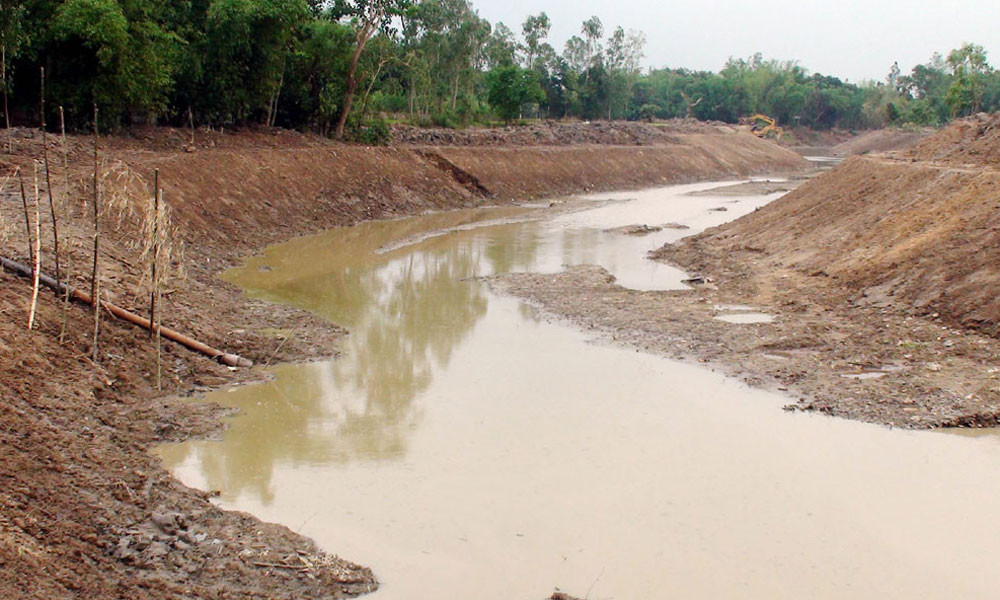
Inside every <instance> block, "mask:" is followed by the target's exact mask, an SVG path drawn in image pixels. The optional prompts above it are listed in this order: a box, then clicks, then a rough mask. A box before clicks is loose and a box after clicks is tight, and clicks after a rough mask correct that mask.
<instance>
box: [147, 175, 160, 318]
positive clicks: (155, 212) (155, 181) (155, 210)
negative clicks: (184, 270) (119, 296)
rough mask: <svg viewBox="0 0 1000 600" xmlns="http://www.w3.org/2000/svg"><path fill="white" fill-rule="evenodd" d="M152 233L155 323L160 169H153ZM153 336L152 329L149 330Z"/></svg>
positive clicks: (151, 291)
mask: <svg viewBox="0 0 1000 600" xmlns="http://www.w3.org/2000/svg"><path fill="white" fill-rule="evenodd" d="M152 233H153V235H152V239H151V240H150V243H151V245H152V248H153V263H152V265H151V266H150V274H149V322H150V323H156V289H157V287H158V286H157V283H158V282H157V280H156V267H157V263H159V262H160V170H159V169H156V170H154V171H153V232H152ZM149 337H151V338H152V337H153V329H150V330H149Z"/></svg>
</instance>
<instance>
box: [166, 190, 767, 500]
mask: <svg viewBox="0 0 1000 600" xmlns="http://www.w3.org/2000/svg"><path fill="white" fill-rule="evenodd" d="M689 187H691V186H689ZM694 187H697V186H694ZM685 193H686V188H678V189H677V190H674V191H672V192H671V193H668V194H664V193H663V191H654V192H651V193H643V194H639V195H638V200H636V201H633V202H630V203H628V204H629V207H630V210H629V211H625V212H623V209H624V205H623V204H622V203H621V202H613V203H611V204H607V203H602V202H598V203H597V204H595V205H594V206H596V207H597V208H596V209H590V210H587V211H582V212H571V213H567V214H565V215H563V216H562V217H557V218H556V219H550V220H548V221H538V220H530V218H531V217H532V216H534V215H535V213H537V212H538V211H537V209H527V208H492V209H474V210H465V211H454V212H449V213H440V214H433V215H426V216H421V217H417V218H411V219H404V220H398V221H388V222H370V223H363V224H359V225H357V226H354V227H347V228H338V229H334V230H331V231H328V232H326V233H323V234H319V235H315V236H310V237H305V238H299V239H295V240H292V241H289V242H287V243H284V244H281V245H278V246H275V247H272V248H269V249H267V250H265V252H264V253H263V255H261V256H256V257H252V258H251V259H249V260H248V261H247V264H246V265H245V266H243V267H242V268H239V269H233V270H232V271H230V272H228V273H227V274H226V275H225V276H224V277H225V278H226V279H227V280H228V281H230V282H232V283H234V284H236V285H238V286H240V287H242V288H243V289H245V290H247V292H248V294H250V295H252V296H254V297H257V298H262V299H266V300H269V301H272V302H276V303H282V304H288V305H292V306H295V307H298V308H301V309H305V310H309V311H312V312H314V313H316V314H318V315H320V316H322V317H324V318H326V319H328V320H330V321H332V322H334V323H337V324H339V325H342V326H344V327H346V328H347V329H348V330H349V331H350V335H349V336H347V337H346V338H345V339H344V341H343V342H342V343H343V346H342V347H341V348H337V349H332V348H331V349H330V350H331V352H332V351H333V350H340V356H339V357H338V358H337V359H336V360H333V361H327V362H321V363H315V364H309V365H296V366H280V367H277V368H275V369H273V370H272V371H273V374H274V377H275V378H274V380H272V381H270V382H268V383H266V384H264V385H260V386H250V387H245V388H239V389H234V390H231V391H229V392H227V393H222V394H213V395H212V396H211V397H210V399H211V400H212V401H216V402H220V403H223V404H227V405H230V406H236V407H238V408H239V409H240V410H241V414H240V416H239V417H238V418H235V419H233V420H232V422H231V423H230V426H231V429H230V431H229V432H227V434H226V436H225V439H224V441H223V442H222V443H212V444H210V445H209V444H205V443H191V444H185V445H180V446H173V447H167V448H163V449H162V450H161V451H160V454H161V456H162V457H163V459H164V461H165V463H166V465H167V467H168V468H171V469H174V470H176V469H177V468H178V467H180V466H182V465H186V466H187V467H189V470H190V471H192V472H198V473H199V474H200V475H199V477H200V478H201V479H202V481H200V482H197V483H196V485H199V486H200V487H203V488H211V489H217V490H221V491H222V493H223V497H224V498H225V499H228V500H235V499H237V498H242V497H244V496H245V495H247V494H249V495H251V496H254V497H256V498H258V499H259V500H260V501H261V502H262V503H263V504H265V505H267V504H269V503H270V502H271V501H272V500H273V498H274V490H273V489H272V478H273V476H274V475H273V474H274V471H275V468H276V467H278V466H288V467H291V468H295V467H299V466H306V467H317V466H322V465H344V464H348V463H351V462H368V463H387V462H399V461H401V460H403V459H404V458H406V457H407V453H408V450H409V444H410V443H411V439H412V438H413V436H414V432H415V431H416V430H417V429H418V427H419V426H420V423H421V420H422V418H423V417H424V412H425V411H424V408H425V406H424V404H425V403H424V402H423V399H424V398H423V397H424V395H425V394H426V393H427V392H428V390H429V389H430V388H431V386H432V384H433V383H434V380H435V377H436V376H443V373H444V372H445V371H447V370H448V366H449V363H450V362H451V361H452V359H453V358H454V356H455V355H456V353H459V352H461V351H462V347H463V344H465V343H467V341H468V339H469V338H470V336H471V334H472V332H473V331H474V330H475V328H476V325H477V323H479V322H481V321H482V319H483V318H484V317H485V316H486V314H487V313H488V312H489V310H490V309H489V296H488V294H487V293H486V291H485V289H484V287H483V285H482V284H480V283H478V282H476V281H471V280H470V278H474V277H475V276H484V275H490V274H494V273H503V272H513V271H533V272H557V271H560V270H562V269H563V268H564V266H565V265H574V264H600V265H603V266H605V267H606V268H608V269H609V270H610V271H611V272H612V273H614V274H615V275H617V276H619V277H620V278H622V279H623V280H625V281H627V282H629V285H630V286H632V285H631V284H632V283H635V284H637V286H646V287H647V288H648V287H653V288H656V287H657V286H659V288H658V289H663V288H667V287H670V286H673V285H675V284H677V285H679V284H678V283H677V282H679V281H680V279H682V278H683V274H682V273H681V272H680V271H677V270H676V269H672V268H670V267H668V266H665V265H661V264H657V263H652V262H651V261H647V260H645V259H644V258H643V256H644V254H645V251H646V250H648V249H649V248H652V247H655V246H658V245H660V244H662V243H664V242H665V241H667V240H668V238H667V237H665V236H676V237H679V236H680V235H682V234H679V233H677V232H676V231H667V230H665V231H663V232H661V233H660V234H658V235H653V236H647V237H645V238H637V237H629V236H622V235H620V234H617V233H609V232H607V231H604V228H605V227H607V226H608V225H609V224H610V225H619V224H620V223H619V222H618V221H619V220H622V219H628V218H632V217H634V216H636V214H639V215H640V216H641V217H642V218H644V219H648V220H649V222H652V223H657V222H661V221H660V220H658V219H663V220H665V219H667V218H668V217H669V220H686V222H689V223H690V224H691V225H692V227H693V228H692V229H691V230H689V231H687V232H686V233H692V232H693V231H696V228H697V227H698V226H704V225H710V224H714V223H713V222H711V221H706V220H705V219H718V220H723V219H725V218H726V217H727V216H728V217H732V216H735V211H734V212H733V213H729V214H728V215H727V216H723V217H718V216H717V215H718V213H712V212H710V211H709V208H710V207H711V206H714V204H713V203H714V202H715V200H713V199H711V198H705V199H701V198H689V197H687V196H684V195H683V194H685ZM665 207H666V209H667V211H668V213H666V214H664V210H665ZM751 209H752V208H751V207H750V206H748V207H747V208H746V210H747V211H749V210H751ZM678 210H680V214H678V212H677V211H678ZM595 215H596V216H595ZM699 219H700V220H699ZM505 220H506V221H510V223H509V224H503V223H504V222H505ZM429 232H437V233H436V234H434V235H429ZM517 314H518V316H519V318H520V320H521V322H522V323H524V322H535V321H537V320H538V316H537V314H536V312H535V310H534V309H532V308H531V307H529V306H527V305H523V304H521V305H519V306H518V308H517ZM481 364H482V367H480V366H479V365H477V367H476V369H480V368H481V369H486V368H489V367H488V366H487V365H488V361H487V360H485V359H484V360H483V361H482V363H481ZM447 376H448V377H451V378H453V379H454V378H455V377H461V375H457V374H455V373H449V374H448V375H447ZM478 376H479V374H478V373H476V372H473V373H471V374H470V375H468V377H470V378H475V377H478Z"/></svg>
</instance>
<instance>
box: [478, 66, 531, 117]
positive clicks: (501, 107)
mask: <svg viewBox="0 0 1000 600" xmlns="http://www.w3.org/2000/svg"><path fill="white" fill-rule="evenodd" d="M488 80H489V102H490V104H491V105H492V106H493V108H494V110H496V112H497V115H498V116H499V117H500V118H501V119H503V120H504V122H505V123H506V124H508V125H509V124H510V122H511V121H512V120H514V119H516V118H517V117H518V115H520V113H521V107H522V106H524V105H525V104H528V103H531V102H541V101H542V100H544V99H545V94H544V93H543V92H542V88H541V86H539V85H538V80H537V79H536V78H535V74H534V73H533V72H532V71H529V70H527V69H522V68H521V67H518V66H517V65H506V66H500V67H496V68H494V69H493V70H492V71H490V72H489V77H488Z"/></svg>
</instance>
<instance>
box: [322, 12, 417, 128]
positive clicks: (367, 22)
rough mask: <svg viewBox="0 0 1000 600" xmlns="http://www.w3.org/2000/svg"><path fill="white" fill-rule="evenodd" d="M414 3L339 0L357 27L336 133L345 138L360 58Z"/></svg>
mask: <svg viewBox="0 0 1000 600" xmlns="http://www.w3.org/2000/svg"><path fill="white" fill-rule="evenodd" d="M409 6H410V0H337V4H336V5H335V10H336V11H337V12H339V13H340V14H341V15H343V16H345V17H348V18H350V19H351V23H352V25H353V26H354V53H353V54H352V55H351V60H350V62H349V63H348V65H347V84H346V86H345V90H344V101H343V105H342V107H341V109H340V117H339V119H338V120H337V128H336V130H335V131H334V136H336V137H337V139H343V137H344V127H345V126H346V125H347V117H348V116H350V113H351V106H352V104H353V103H354V93H355V92H356V91H357V89H358V79H357V71H358V61H359V60H360V59H361V54H362V53H363V52H364V51H365V46H366V45H367V44H368V41H369V40H371V39H372V36H374V35H375V34H376V33H378V32H379V31H380V30H382V29H383V28H386V27H387V25H388V23H389V19H390V18H391V17H393V16H394V15H400V14H402V13H404V12H405V11H406V9H407V8H408V7H409Z"/></svg>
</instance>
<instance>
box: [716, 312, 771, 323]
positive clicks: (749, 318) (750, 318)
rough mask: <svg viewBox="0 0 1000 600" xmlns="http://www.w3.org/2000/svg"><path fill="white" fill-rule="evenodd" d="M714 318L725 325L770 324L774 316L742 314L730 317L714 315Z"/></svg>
mask: <svg viewBox="0 0 1000 600" xmlns="http://www.w3.org/2000/svg"><path fill="white" fill-rule="evenodd" d="M714 318H715V319H717V320H719V321H725V322H726V323H737V324H752V323H772V322H773V321H774V316H772V315H767V314H764V313H757V312H744V313H736V314H732V315H716V316H715V317H714Z"/></svg>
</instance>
